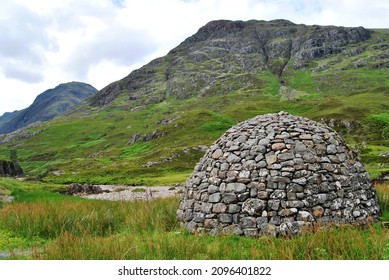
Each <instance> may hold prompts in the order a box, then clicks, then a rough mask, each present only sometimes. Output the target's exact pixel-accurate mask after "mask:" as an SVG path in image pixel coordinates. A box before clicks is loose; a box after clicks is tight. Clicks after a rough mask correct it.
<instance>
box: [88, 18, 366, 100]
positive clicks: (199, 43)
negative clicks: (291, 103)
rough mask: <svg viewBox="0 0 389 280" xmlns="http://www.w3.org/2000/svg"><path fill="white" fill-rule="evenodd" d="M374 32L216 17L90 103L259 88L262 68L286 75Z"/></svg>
mask: <svg viewBox="0 0 389 280" xmlns="http://www.w3.org/2000/svg"><path fill="white" fill-rule="evenodd" d="M370 36H371V32H370V31H369V30H367V29H364V28H363V27H358V28H346V27H336V26H306V25H297V24H294V23H292V22H290V21H286V20H274V21H270V22H266V21H255V20H252V21H247V22H244V21H227V20H218V21H212V22H210V23H208V24H207V25H205V26H204V27H202V28H200V29H199V31H198V32H197V33H196V34H194V35H193V36H191V37H189V38H188V39H186V40H185V41H184V42H182V43H181V44H180V45H179V46H178V47H176V48H175V49H173V50H172V51H170V52H169V54H168V55H166V56H165V57H162V58H159V59H156V60H154V61H152V62H150V63H149V64H147V65H145V66H144V67H142V68H140V69H138V70H136V71H133V72H132V73H131V74H130V75H129V76H127V77H126V78H124V79H123V80H121V81H118V82H115V83H112V84H110V85H109V86H107V87H106V88H104V89H103V90H101V91H100V92H99V93H98V94H96V95H95V96H94V98H93V99H92V102H91V105H92V106H105V105H108V104H111V103H113V104H114V103H115V102H114V101H115V99H116V98H117V97H118V96H119V95H124V96H126V97H127V98H126V101H127V102H128V104H130V103H131V104H133V105H134V106H137V105H140V104H150V103H157V102H160V101H162V100H165V99H166V98H168V97H169V96H173V97H175V98H188V97H191V96H198V95H204V94H212V93H214V92H216V91H218V92H229V91H233V90H238V89H239V88H240V87H242V84H244V85H245V89H247V88H248V87H251V88H253V89H254V88H258V85H259V84H261V81H260V80H259V79H258V77H257V76H256V74H257V72H258V71H264V70H270V71H271V72H272V73H274V74H275V75H277V76H278V77H280V79H282V76H283V75H284V73H285V72H286V71H287V70H288V67H292V68H293V69H303V68H304V67H305V66H306V63H308V62H311V61H312V60H315V59H316V60H317V59H322V58H325V57H328V56H331V55H334V54H338V53H342V52H344V51H346V49H347V48H346V46H349V45H350V44H359V43H361V42H364V41H366V40H368V39H369V38H370ZM226 79H228V80H229V83H228V85H225V84H224V82H223V81H224V80H226Z"/></svg>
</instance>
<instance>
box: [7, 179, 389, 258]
mask: <svg viewBox="0 0 389 280" xmlns="http://www.w3.org/2000/svg"><path fill="white" fill-rule="evenodd" d="M0 186H1V188H2V189H3V190H8V191H10V192H11V193H12V194H13V195H15V194H17V196H16V202H13V203H6V204H5V205H4V206H3V208H2V209H1V210H0V250H2V251H10V252H11V258H13V259H19V258H22V259H26V258H27V259H213V260H215V259H302V260H304V259H314V260H320V259H366V260H367V259H389V254H388V253H389V252H388V249H387V248H388V246H389V245H388V244H389V229H388V228H385V227H383V226H381V224H380V223H376V224H374V225H372V226H370V227H368V228H365V229H360V228H358V227H355V226H341V227H331V228H328V229H320V228H317V229H314V231H315V232H314V233H313V232H308V231H307V232H305V233H304V234H303V235H302V236H295V237H290V238H273V237H265V236H264V237H260V238H245V237H237V236H222V237H210V236H198V235H192V234H189V233H188V232H186V231H184V230H183V229H182V228H181V227H180V226H179V224H178V223H177V220H176V210H177V207H178V198H167V199H157V200H152V201H135V202H123V201H100V200H86V199H82V198H77V197H69V196H64V195H60V194H58V193H55V192H53V191H55V190H58V189H59V188H60V186H58V185H48V184H41V183H31V182H18V181H15V180H13V179H1V180H0ZM42 189H48V190H51V191H48V193H52V195H46V196H45V197H42V193H41V192H42ZM377 191H378V198H379V202H380V205H381V207H382V211H383V214H382V219H384V220H388V219H389V186H388V185H379V186H377ZM32 198H34V199H32ZM237 248H239V249H238V250H237ZM18 251H27V252H30V253H29V254H27V255H18V254H17V252H18Z"/></svg>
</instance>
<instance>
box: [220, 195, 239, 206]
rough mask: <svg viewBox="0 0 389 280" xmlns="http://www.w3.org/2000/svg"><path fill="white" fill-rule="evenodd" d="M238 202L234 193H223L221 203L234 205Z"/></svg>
mask: <svg viewBox="0 0 389 280" xmlns="http://www.w3.org/2000/svg"><path fill="white" fill-rule="evenodd" d="M237 201H238V197H237V195H236V194H235V193H225V194H223V202H224V203H225V204H230V203H235V202H237Z"/></svg>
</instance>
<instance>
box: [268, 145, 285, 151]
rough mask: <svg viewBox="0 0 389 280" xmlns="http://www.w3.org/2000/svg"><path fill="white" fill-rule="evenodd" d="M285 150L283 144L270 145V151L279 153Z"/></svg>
mask: <svg viewBox="0 0 389 280" xmlns="http://www.w3.org/2000/svg"><path fill="white" fill-rule="evenodd" d="M285 148H286V146H285V143H274V144H273V145H271V149H272V150H273V151H280V150H283V149H285Z"/></svg>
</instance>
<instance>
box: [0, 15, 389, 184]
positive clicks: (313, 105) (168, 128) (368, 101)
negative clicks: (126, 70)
mask: <svg viewBox="0 0 389 280" xmlns="http://www.w3.org/2000/svg"><path fill="white" fill-rule="evenodd" d="M388 50H389V32H388V31H387V30H366V29H363V28H356V29H351V28H349V29H348V28H340V27H319V26H305V25H295V24H293V23H291V22H288V21H272V22H262V21H249V22H229V21H217V22H211V23H209V24H207V25H206V26H205V27H202V28H201V29H200V30H199V32H198V33H196V34H195V35H193V36H192V37H190V38H188V39H187V40H185V41H184V42H183V43H181V44H180V45H179V46H178V47H177V48H175V49H173V50H172V51H171V52H170V53H169V54H168V55H166V56H165V57H162V58H159V59H156V60H154V61H152V62H150V63H149V64H147V65H145V66H144V67H142V68H141V69H138V70H136V71H134V72H132V73H131V74H130V75H129V76H128V77H126V78H124V79H123V80H120V81H117V82H114V83H112V84H111V85H109V86H107V87H106V88H105V89H103V90H101V91H100V92H99V93H97V94H96V95H95V96H93V97H92V98H91V99H89V101H88V102H89V103H84V104H83V105H81V106H80V107H78V108H77V109H76V110H75V111H73V112H72V113H70V114H68V115H65V116H63V117H60V118H57V119H55V120H53V121H50V122H47V123H44V124H41V125H39V126H35V127H32V128H29V129H26V130H24V131H21V132H19V133H15V134H9V135H3V136H0V143H1V145H0V158H1V157H7V156H8V155H9V150H10V149H16V150H17V152H18V159H19V161H20V164H21V165H22V167H23V169H24V170H25V172H26V173H28V174H30V175H31V176H35V177H37V178H40V179H43V180H45V181H50V182H56V183H70V182H91V183H103V184H108V183H126V184H149V185H155V184H172V183H179V182H183V181H185V179H186V178H187V176H188V174H189V173H190V172H192V170H193V168H194V166H195V164H196V162H197V161H198V160H199V158H200V157H202V155H203V154H204V149H205V147H204V146H209V145H210V144H211V143H212V142H213V141H215V140H216V139H217V138H218V137H219V136H220V135H221V134H223V133H224V131H225V130H227V129H228V128H229V127H231V126H232V125H234V124H236V123H237V122H240V121H243V120H246V119H248V118H251V117H254V116H255V115H258V114H265V113H272V112H278V111H281V110H282V111H288V112H290V113H291V114H296V115H302V116H305V117H308V118H311V119H314V120H318V121H323V122H325V123H327V124H329V125H331V126H333V127H334V128H335V129H336V130H337V131H338V132H340V133H341V134H342V135H343V136H344V137H345V139H346V142H347V143H348V145H349V146H351V147H355V149H359V150H360V151H361V157H362V161H363V162H364V163H365V164H366V165H367V168H368V170H369V172H370V173H371V175H372V176H373V177H377V176H378V175H379V174H380V173H381V172H383V171H387V170H389V157H382V156H380V153H382V152H386V151H389V140H388V137H389V111H388V109H389V51H388Z"/></svg>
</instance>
